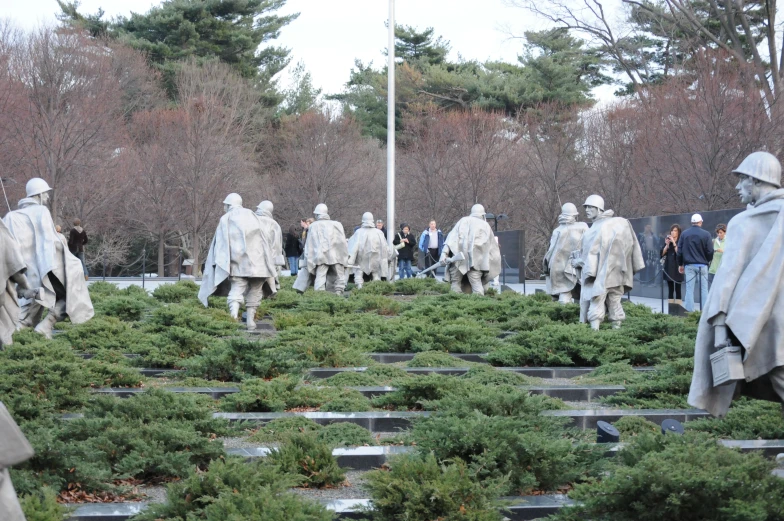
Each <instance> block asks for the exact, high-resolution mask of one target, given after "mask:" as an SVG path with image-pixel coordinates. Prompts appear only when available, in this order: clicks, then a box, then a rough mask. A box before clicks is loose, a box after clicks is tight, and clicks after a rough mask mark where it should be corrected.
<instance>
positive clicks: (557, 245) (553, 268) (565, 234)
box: [542, 203, 588, 304]
mask: <svg viewBox="0 0 784 521" xmlns="http://www.w3.org/2000/svg"><path fill="white" fill-rule="evenodd" d="M577 215H578V212H577V207H576V206H575V205H574V204H572V203H566V204H564V205H563V206H562V207H561V215H559V216H558V228H556V229H555V230H553V235H552V237H550V249H549V250H547V253H545V255H544V259H542V272H543V273H544V274H545V288H546V289H545V291H547V294H548V295H552V296H553V297H557V298H558V302H560V303H561V304H571V303H572V292H573V291H574V290H575V288H576V287H578V286H579V282H580V280H579V277H578V276H577V270H576V269H575V268H574V266H572V263H571V262H570V260H571V255H572V252H573V251H576V250H579V249H580V241H581V240H582V238H583V234H584V233H585V231H586V230H587V229H588V225H587V224H585V223H584V222H578V221H577ZM577 296H578V297H579V293H578V294H577Z"/></svg>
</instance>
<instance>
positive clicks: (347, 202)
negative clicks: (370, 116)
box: [264, 111, 383, 222]
mask: <svg viewBox="0 0 784 521" xmlns="http://www.w3.org/2000/svg"><path fill="white" fill-rule="evenodd" d="M264 146H265V155H266V158H265V165H266V166H267V170H268V179H269V183H270V186H272V187H274V194H275V199H276V200H277V201H279V202H280V205H279V208H280V212H279V213H280V214H281V215H283V216H284V217H286V218H287V219H289V220H290V222H291V221H293V220H294V219H296V218H297V217H302V216H306V215H311V214H312V212H313V208H314V206H315V205H316V204H318V203H326V204H327V205H328V207H329V208H330V216H331V217H333V218H335V219H338V220H341V219H350V221H349V222H359V218H360V216H361V214H362V213H363V212H365V211H373V212H374V213H376V214H380V213H381V209H382V208H381V206H380V199H381V197H380V196H381V195H382V194H383V189H382V185H381V183H380V181H381V179H382V175H381V174H382V172H383V162H382V151H381V149H380V148H379V147H378V146H377V145H376V144H375V143H374V142H373V141H371V140H370V139H369V138H365V137H362V135H361V134H360V130H359V126H358V125H357V124H356V122H355V121H353V120H352V119H351V118H350V117H348V116H345V115H343V116H339V117H332V115H331V114H330V113H329V112H328V111H327V112H317V111H311V112H306V113H304V114H302V115H299V116H292V117H289V118H285V119H284V120H283V121H282V122H281V125H280V128H278V129H276V131H275V132H274V134H271V135H268V139H267V140H266V141H265V145H264Z"/></svg>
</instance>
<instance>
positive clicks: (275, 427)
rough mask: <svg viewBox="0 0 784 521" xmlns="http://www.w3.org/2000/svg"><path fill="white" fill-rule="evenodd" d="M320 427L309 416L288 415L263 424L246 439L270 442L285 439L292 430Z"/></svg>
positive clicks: (304, 430)
mask: <svg viewBox="0 0 784 521" xmlns="http://www.w3.org/2000/svg"><path fill="white" fill-rule="evenodd" d="M321 428H322V427H321V425H319V424H318V423H316V422H314V421H313V420H311V419H309V418H304V417H302V416H288V417H285V418H278V419H276V420H272V421H271V422H269V423H266V424H264V425H263V426H262V427H261V428H259V429H258V430H257V431H256V432H254V433H253V434H251V435H250V437H249V438H248V440H249V441H252V442H257V443H272V442H278V441H281V440H283V439H285V438H286V437H287V436H289V435H290V434H291V433H293V432H310V431H318V430H320V429H321Z"/></svg>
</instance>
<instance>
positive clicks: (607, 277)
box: [580, 210, 645, 300]
mask: <svg viewBox="0 0 784 521" xmlns="http://www.w3.org/2000/svg"><path fill="white" fill-rule="evenodd" d="M613 215H614V213H613V211H612V210H607V211H603V212H602V213H601V215H600V216H599V218H598V219H596V220H595V221H594V222H593V223H592V224H591V227H590V228H588V230H587V231H586V232H585V233H584V234H583V238H582V248H581V252H580V258H581V259H582V261H583V266H582V272H581V281H580V282H581V284H582V293H581V296H580V300H591V298H593V297H595V296H599V295H602V294H604V293H606V292H607V290H608V289H609V288H618V287H622V288H623V292H627V291H631V289H632V288H633V287H634V274H635V273H637V272H638V271H640V270H642V269H643V268H645V259H644V258H643V256H642V249H641V248H640V243H639V242H638V241H637V236H636V235H635V233H634V229H632V225H631V223H630V222H629V221H628V220H626V219H624V218H622V217H613Z"/></svg>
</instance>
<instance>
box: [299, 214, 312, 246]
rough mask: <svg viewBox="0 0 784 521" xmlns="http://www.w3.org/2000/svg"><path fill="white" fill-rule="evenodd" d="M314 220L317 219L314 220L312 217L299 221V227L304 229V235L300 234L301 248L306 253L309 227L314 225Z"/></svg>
mask: <svg viewBox="0 0 784 521" xmlns="http://www.w3.org/2000/svg"><path fill="white" fill-rule="evenodd" d="M314 220H315V219H313V218H312V217H308V218H307V219H300V220H299V225H300V227H301V228H302V233H301V234H300V237H299V246H300V248H301V249H302V251H305V241H306V240H307V238H308V227H309V226H310V225H311V224H312V223H313V221H314Z"/></svg>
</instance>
